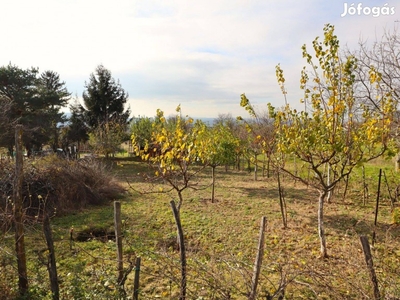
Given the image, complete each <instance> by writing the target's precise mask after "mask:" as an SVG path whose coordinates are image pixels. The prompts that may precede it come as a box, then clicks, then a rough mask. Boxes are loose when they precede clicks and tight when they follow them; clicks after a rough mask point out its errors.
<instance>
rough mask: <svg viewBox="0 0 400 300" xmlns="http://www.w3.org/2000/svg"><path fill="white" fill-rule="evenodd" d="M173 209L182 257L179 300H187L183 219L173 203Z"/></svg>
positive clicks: (172, 202)
mask: <svg viewBox="0 0 400 300" xmlns="http://www.w3.org/2000/svg"><path fill="white" fill-rule="evenodd" d="M170 204H171V208H172V213H173V214H174V218H175V224H176V229H177V233H178V243H179V251H180V255H181V257H180V258H181V291H180V296H179V300H185V299H186V250H185V242H184V236H183V230H182V224H181V218H180V216H179V215H180V214H179V210H178V209H177V208H176V206H175V202H174V201H171V202H170Z"/></svg>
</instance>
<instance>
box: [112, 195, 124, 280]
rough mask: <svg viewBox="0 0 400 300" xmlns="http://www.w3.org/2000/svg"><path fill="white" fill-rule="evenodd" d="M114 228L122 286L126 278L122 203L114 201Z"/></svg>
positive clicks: (118, 269)
mask: <svg viewBox="0 0 400 300" xmlns="http://www.w3.org/2000/svg"><path fill="white" fill-rule="evenodd" d="M114 226H115V243H116V245H117V271H118V284H121V282H122V279H123V278H124V263H123V260H122V234H121V227H122V226H121V202H119V201H114Z"/></svg>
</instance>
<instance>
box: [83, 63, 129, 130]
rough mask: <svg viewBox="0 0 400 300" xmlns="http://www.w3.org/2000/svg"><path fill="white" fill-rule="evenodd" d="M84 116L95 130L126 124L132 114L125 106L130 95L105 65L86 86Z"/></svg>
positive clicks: (100, 67) (91, 76) (97, 69)
mask: <svg viewBox="0 0 400 300" xmlns="http://www.w3.org/2000/svg"><path fill="white" fill-rule="evenodd" d="M85 88H86V90H85V91H84V92H83V94H82V97H83V104H84V110H83V114H84V117H85V120H86V122H87V123H88V125H89V127H90V128H92V129H94V128H97V127H99V126H104V125H105V124H107V123H110V122H114V123H126V122H127V119H128V117H129V114H130V110H129V108H128V109H126V108H125V105H126V103H127V100H128V93H126V92H125V91H124V89H123V88H122V87H121V84H120V83H119V81H115V79H114V78H113V77H112V76H111V72H110V71H109V70H107V69H106V68H105V67H104V66H103V65H99V66H98V67H97V68H96V71H95V73H92V74H91V75H90V79H89V82H87V83H86V84H85Z"/></svg>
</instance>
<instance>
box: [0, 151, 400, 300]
mask: <svg viewBox="0 0 400 300" xmlns="http://www.w3.org/2000/svg"><path fill="white" fill-rule="evenodd" d="M383 163H385V165H384V164H383ZM386 164H387V165H386ZM113 166H114V167H113V170H114V172H115V174H116V176H118V178H119V180H120V181H121V182H123V183H124V184H125V187H126V188H127V191H128V192H127V193H126V194H125V195H123V197H121V198H120V199H118V200H119V201H121V203H122V219H123V234H124V241H123V242H124V253H125V256H124V257H125V261H124V263H125V267H128V265H129V261H134V259H135V257H136V256H140V257H141V258H142V266H141V277H140V299H158V298H161V299H177V298H178V294H179V280H180V277H179V276H180V269H179V267H180V264H179V252H178V251H177V250H176V247H177V242H176V227H175V223H174V219H173V215H172V211H171V207H170V201H171V200H176V197H177V196H176V195H175V194H174V193H172V192H171V193H154V192H153V193H139V191H158V190H159V188H160V187H162V188H163V189H164V190H166V186H165V185H164V184H162V183H158V184H157V185H155V186H150V185H149V183H148V182H146V181H145V180H144V178H143V177H142V176H141V175H140V174H142V173H143V172H148V169H147V167H146V165H145V164H142V163H140V162H138V161H137V160H135V159H132V158H119V159H115V160H114V163H113ZM380 167H384V170H385V173H386V176H387V178H388V181H389V182H390V185H391V186H392V187H393V186H394V185H395V183H396V182H398V178H397V175H395V174H393V172H392V171H391V164H389V162H382V161H381V162H379V163H372V164H369V165H368V166H367V167H366V177H367V181H368V185H369V187H370V188H369V192H370V197H369V200H368V201H367V203H366V205H365V206H363V199H362V189H360V178H361V177H360V174H361V170H360V169H358V170H356V172H355V173H354V175H352V176H351V178H350V185H349V191H348V193H347V196H346V198H345V199H343V197H342V193H343V190H344V186H343V185H340V186H339V187H338V189H337V190H336V191H335V194H334V198H333V202H332V203H331V204H328V205H327V206H326V209H325V225H326V233H327V243H328V251H329V255H330V258H329V259H326V260H321V259H319V258H318V256H319V239H318V232H317V214H316V212H317V197H318V193H317V192H316V191H313V190H312V189H310V188H307V187H305V186H303V185H301V184H300V183H298V182H297V183H294V182H293V181H292V180H290V179H289V178H287V177H285V178H284V179H283V181H284V182H283V184H284V188H285V198H286V201H287V210H288V228H287V229H284V228H283V226H282V221H281V214H280V209H279V194H278V192H277V183H276V180H275V178H264V177H262V176H261V173H260V175H259V177H258V178H259V180H258V181H254V180H253V177H254V176H253V174H251V173H248V172H247V171H235V170H229V171H228V172H225V171H224V170H223V168H218V169H217V170H218V172H217V186H216V202H215V203H211V201H210V193H211V190H210V188H209V187H207V188H205V189H199V190H196V191H194V190H186V191H185V193H184V202H183V204H182V208H181V221H182V225H183V230H184V234H185V242H186V246H187V259H188V283H187V286H188V299H247V296H246V295H247V293H248V292H249V286H250V282H251V276H252V270H253V263H254V259H255V256H256V250H257V243H258V234H259V226H260V220H261V217H262V216H266V217H267V229H266V239H265V254H264V257H263V258H264V260H263V267H262V275H261V278H260V283H259V299H265V297H266V295H268V294H269V295H273V294H274V293H275V292H276V291H277V290H279V288H280V287H283V286H284V288H285V296H286V298H287V299H362V298H365V297H367V296H368V297H372V295H373V294H372V289H371V285H370V281H369V275H368V272H367V269H366V266H365V261H364V257H363V254H362V251H361V245H360V242H359V235H367V236H369V237H371V234H372V232H373V230H374V229H375V231H376V234H377V242H376V244H375V245H374V247H373V248H372V252H373V258H374V265H375V268H376V271H377V275H378V279H379V283H380V289H381V292H382V294H384V295H385V296H392V297H400V290H399V289H400V270H399V268H398V266H399V259H400V250H398V249H400V247H399V246H400V228H399V225H395V224H392V218H391V212H390V205H389V204H390V203H389V201H387V200H384V199H385V197H386V196H385V195H386V194H387V191H386V190H387V189H386V188H382V198H383V200H382V201H381V206H380V210H379V218H378V225H377V227H376V228H374V225H373V224H374V210H375V198H376V187H374V186H375V185H376V184H377V174H378V172H379V168H380ZM375 174H376V175H375ZM210 176H211V172H210V170H205V171H204V172H203V173H202V174H200V176H198V178H197V179H196V180H197V181H198V182H199V183H201V184H202V185H199V186H207V185H208V184H209V183H210V182H211V177H210ZM128 183H129V184H128ZM150 187H151V188H152V189H151V190H150ZM153 188H154V189H153ZM51 222H52V228H53V234H54V242H55V247H56V257H57V263H58V265H57V267H58V274H59V277H60V288H61V293H62V297H61V298H62V299H95V298H102V299H118V297H120V296H121V293H119V292H118V289H117V288H116V285H115V282H116V275H117V273H116V252H115V251H116V249H115V243H114V241H113V240H110V241H105V242H104V241H103V240H102V241H101V240H99V239H95V238H94V239H91V240H88V241H85V242H76V241H75V242H74V243H72V244H71V243H70V240H69V232H70V229H71V228H72V227H73V228H74V236H75V237H76V236H77V235H78V234H79V233H80V232H83V231H85V232H90V231H94V230H95V229H99V228H100V229H105V230H112V227H113V205H112V203H110V204H109V205H106V206H101V207H98V206H96V207H90V208H87V209H85V210H84V211H81V212H76V213H74V214H70V215H67V216H63V217H56V218H54V219H52V221H51ZM26 229H27V233H26V244H27V245H26V247H27V253H28V261H29V277H30V283H31V286H32V287H34V288H32V289H33V291H32V298H33V299H51V298H50V296H49V293H48V290H49V284H48V279H47V278H48V275H47V271H46V267H45V265H44V264H43V262H44V261H43V257H42V258H40V255H43V253H45V252H41V251H43V249H45V248H46V246H45V243H44V240H43V237H42V234H41V225H40V224H31V225H30V226H27V228H26ZM12 244H13V233H12V231H9V232H7V233H6V234H5V235H4V236H3V238H2V239H1V240H0V245H1V247H2V248H1V250H0V251H1V252H2V254H3V264H2V271H3V270H8V271H9V273H7V274H8V275H7V279H8V282H7V281H1V280H0V289H7V288H8V289H9V290H10V291H11V292H13V291H15V290H16V279H17V277H16V274H15V272H13V271H10V270H12V267H10V265H13V264H14V265H15V259H14V256H13V255H12V251H13V250H12ZM71 246H72V247H71ZM2 273H3V272H2ZM132 288H133V272H132V273H131V274H129V276H128V278H127V281H126V284H125V290H126V291H127V292H128V296H131V295H132ZM46 297H47V298H46ZM201 297H203V298H201ZM229 297H230V298H229ZM275 299H277V295H275Z"/></svg>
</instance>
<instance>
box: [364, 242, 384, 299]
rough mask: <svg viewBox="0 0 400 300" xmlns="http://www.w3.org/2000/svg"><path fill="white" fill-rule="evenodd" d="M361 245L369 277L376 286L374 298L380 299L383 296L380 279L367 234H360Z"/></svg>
mask: <svg viewBox="0 0 400 300" xmlns="http://www.w3.org/2000/svg"><path fill="white" fill-rule="evenodd" d="M360 241H361V245H362V248H363V251H364V256H365V262H366V263H367V268H368V271H369V277H370V278H371V282H372V285H373V286H374V299H375V300H379V299H380V298H381V296H380V293H379V287H378V279H377V278H376V274H375V270H374V264H373V261H372V255H371V248H370V247H369V243H368V238H367V237H366V236H360Z"/></svg>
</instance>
